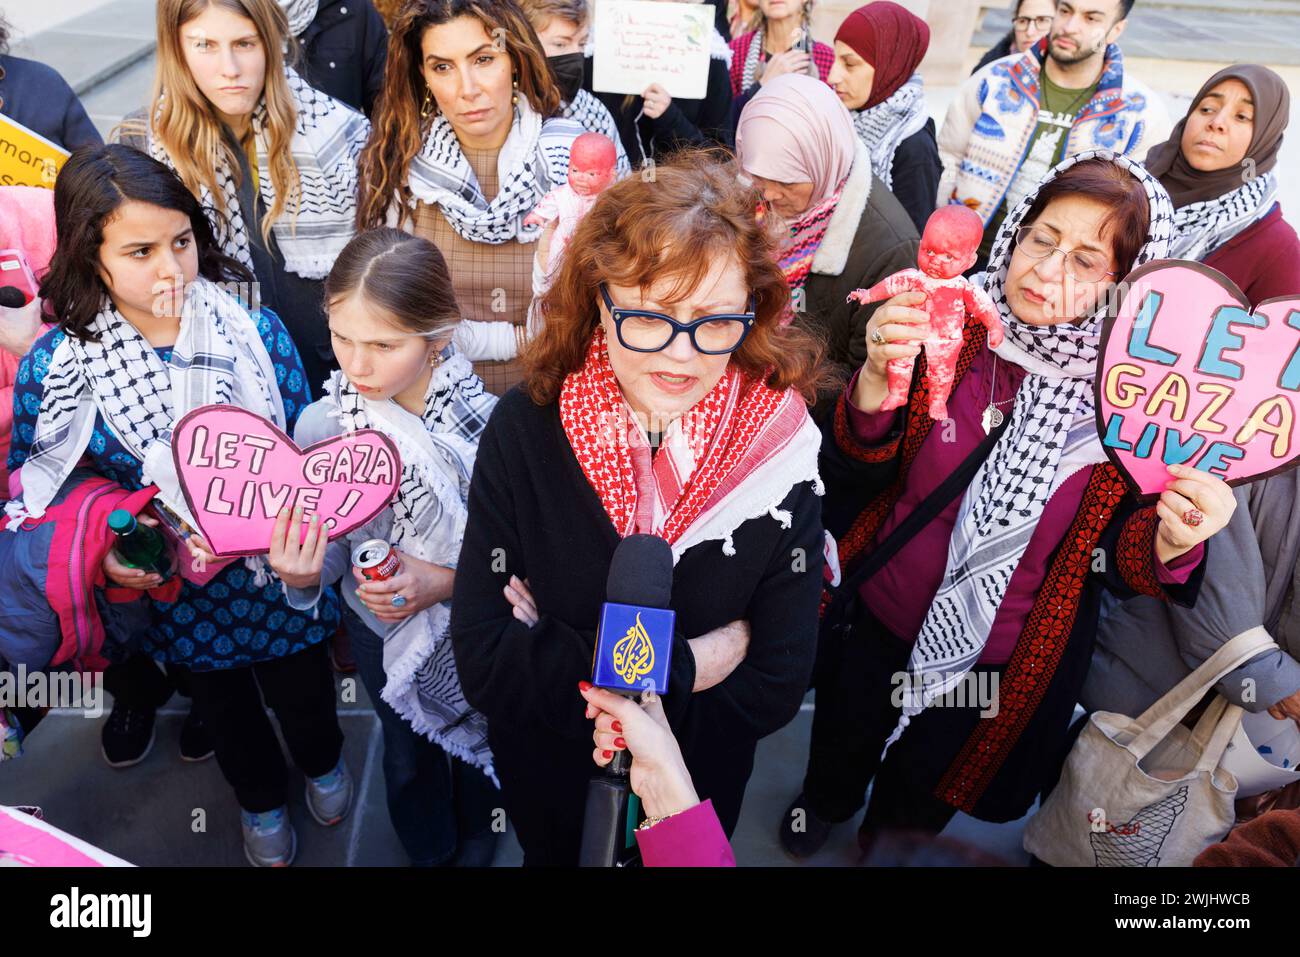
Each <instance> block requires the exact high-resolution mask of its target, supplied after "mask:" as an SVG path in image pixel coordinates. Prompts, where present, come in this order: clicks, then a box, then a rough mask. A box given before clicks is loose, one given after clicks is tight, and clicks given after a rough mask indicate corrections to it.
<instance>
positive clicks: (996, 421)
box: [980, 352, 1016, 435]
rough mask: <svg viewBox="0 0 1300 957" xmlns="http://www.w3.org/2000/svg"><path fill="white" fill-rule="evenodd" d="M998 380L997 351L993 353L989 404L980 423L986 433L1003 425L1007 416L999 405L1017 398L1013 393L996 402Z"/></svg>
mask: <svg viewBox="0 0 1300 957" xmlns="http://www.w3.org/2000/svg"><path fill="white" fill-rule="evenodd" d="M997 382H998V355H997V353H996V352H995V353H993V373H992V375H990V376H989V404H988V406H987V407H986V408H985V409H984V414H983V415H981V416H980V425H982V426H984V434H985V435H988V434H989V433H990V432H992V431H993V430H994V429H996V428H997V427H998V426H999V425H1001V424H1002V421H1003V420H1004V419H1005V418H1006V416H1005V415H1003V414H1002V410H1001V409H999V408H998V406H1000V405H1006V404H1007V403H1008V402H1014V401H1015V400H1016V397H1015V396H1014V395H1013V396H1012V397H1011V398H1009V399H1003V400H1002V401H1001V402H994V401H993V396H994V393H995V390H996V389H997Z"/></svg>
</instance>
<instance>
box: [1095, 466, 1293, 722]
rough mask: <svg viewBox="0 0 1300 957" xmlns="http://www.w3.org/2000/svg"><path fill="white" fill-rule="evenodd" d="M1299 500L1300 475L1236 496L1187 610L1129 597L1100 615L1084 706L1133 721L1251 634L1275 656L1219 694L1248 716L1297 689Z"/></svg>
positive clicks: (1243, 670) (1240, 672)
mask: <svg viewBox="0 0 1300 957" xmlns="http://www.w3.org/2000/svg"><path fill="white" fill-rule="evenodd" d="M1298 493H1300V470H1292V471H1290V472H1287V473H1284V474H1282V475H1275V476H1272V477H1271V478H1267V479H1263V480H1261V481H1258V482H1252V483H1251V484H1250V485H1246V486H1242V487H1240V488H1238V489H1237V490H1236V496H1237V510H1236V512H1235V513H1234V514H1233V516H1232V521H1231V522H1230V523H1229V524H1228V527H1227V528H1225V529H1223V531H1221V532H1219V533H1218V534H1217V535H1215V536H1214V538H1213V540H1212V541H1211V543H1210V547H1209V548H1208V549H1207V558H1206V569H1205V580H1204V583H1203V584H1202V585H1201V593H1200V596H1199V597H1198V598H1197V601H1196V606H1195V607H1194V608H1178V607H1175V606H1172V605H1166V604H1163V603H1161V602H1158V601H1156V600H1154V599H1151V598H1136V599H1133V600H1131V601H1128V602H1125V603H1123V604H1122V605H1118V606H1112V610H1111V611H1110V613H1109V614H1106V613H1105V612H1103V618H1102V622H1101V624H1100V626H1099V627H1098V632H1097V646H1096V650H1095V651H1094V652H1093V658H1092V669H1091V671H1090V672H1089V673H1088V679H1087V682H1086V683H1085V684H1084V688H1083V693H1082V695H1081V699H1082V703H1083V706H1084V707H1085V708H1087V709H1088V710H1089V711H1094V710H1100V711H1117V712H1120V713H1122V714H1127V715H1130V716H1134V717H1135V716H1137V715H1138V714H1140V713H1141V712H1142V711H1144V710H1145V709H1146V708H1147V707H1148V706H1149V705H1151V704H1152V703H1153V702H1154V701H1155V700H1156V699H1157V698H1159V697H1160V696H1161V695H1163V694H1164V693H1165V692H1167V691H1168V690H1169V689H1170V688H1172V687H1173V686H1174V685H1175V684H1177V683H1178V682H1179V681H1180V680H1181V679H1182V678H1184V677H1185V676H1186V675H1187V674H1188V673H1190V672H1191V670H1192V669H1194V668H1195V667H1196V666H1197V665H1199V664H1200V663H1201V662H1203V661H1205V660H1206V659H1207V658H1208V657H1210V655H1212V654H1213V653H1214V652H1215V650H1217V649H1218V648H1219V646H1220V645H1222V644H1223V643H1224V642H1226V641H1227V640H1228V639H1229V638H1232V637H1234V636H1235V635H1238V634H1240V633H1241V632H1243V631H1245V630H1246V629H1248V628H1253V627H1256V626H1258V625H1263V626H1264V628H1265V629H1266V630H1267V631H1268V632H1269V634H1271V635H1272V636H1273V639H1274V640H1275V641H1276V642H1277V643H1278V645H1279V646H1280V649H1279V650H1275V651H1271V652H1266V653H1265V654H1262V655H1259V656H1258V657H1256V658H1253V659H1252V660H1250V661H1248V662H1247V663H1246V664H1245V665H1243V666H1242V667H1240V668H1238V669H1237V670H1236V671H1233V672H1230V673H1229V674H1228V675H1227V676H1226V677H1225V678H1224V679H1223V680H1222V681H1220V682H1219V685H1218V690H1219V691H1220V692H1221V693H1222V694H1223V695H1224V697H1226V698H1227V699H1228V700H1229V701H1231V702H1233V703H1234V704H1238V705H1241V706H1242V707H1243V708H1245V709H1246V710H1247V711H1252V712H1259V711H1264V710H1266V709H1268V708H1269V707H1271V706H1272V705H1274V704H1276V703H1277V702H1278V701H1280V700H1282V699H1283V698H1286V697H1288V696H1289V695H1292V694H1294V693H1295V692H1296V691H1297V690H1300V660H1297V659H1300V598H1297V595H1296V590H1297V588H1296V586H1297V577H1298V576H1300V570H1298V569H1297V561H1298V560H1300V509H1297V508H1296V507H1295V506H1296V502H1297V500H1300V494H1298Z"/></svg>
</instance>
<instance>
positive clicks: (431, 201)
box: [357, 0, 583, 395]
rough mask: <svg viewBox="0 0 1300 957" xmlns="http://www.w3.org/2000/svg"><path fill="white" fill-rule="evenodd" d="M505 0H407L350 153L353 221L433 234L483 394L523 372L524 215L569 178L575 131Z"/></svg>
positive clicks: (528, 286)
mask: <svg viewBox="0 0 1300 957" xmlns="http://www.w3.org/2000/svg"><path fill="white" fill-rule="evenodd" d="M560 109H561V106H560V91H559V89H558V88H557V87H556V85H555V82H554V79H553V78H552V74H551V70H550V67H549V66H548V65H547V62H546V52H545V51H544V50H543V49H542V45H541V43H540V41H539V40H538V39H537V34H536V33H535V32H534V31H533V28H532V26H531V25H530V24H529V22H528V18H527V16H525V14H524V12H523V11H522V10H521V9H520V8H519V5H518V4H516V3H515V2H514V0H412V2H411V3H409V4H407V5H406V7H404V8H403V10H402V13H401V15H400V16H399V18H398V20H397V22H396V23H395V24H394V25H393V32H392V34H391V36H390V37H389V40H388V73H387V76H386V78H385V80H384V92H383V95H382V96H381V97H380V101H379V106H378V108H377V110H376V111H375V126H374V131H373V132H372V134H371V137H370V142H369V143H367V144H366V148H365V151H364V152H363V153H362V156H361V161H360V179H361V192H360V196H359V198H358V203H357V205H358V211H357V216H358V224H359V226H360V227H361V228H362V229H369V228H373V227H375V226H381V225H384V224H385V223H389V224H390V225H394V224H395V225H397V226H399V227H401V228H404V229H407V230H409V231H411V232H413V233H415V235H417V236H423V237H424V238H425V239H428V240H430V241H431V242H433V244H434V245H435V246H437V247H438V249H439V251H440V252H441V253H442V254H443V256H444V257H445V258H446V260H447V268H448V269H449V271H450V273H451V281H452V285H453V286H454V288H455V292H456V299H457V300H458V301H459V302H460V306H461V309H462V311H463V314H464V316H465V319H466V321H465V322H463V323H462V324H461V326H460V328H459V329H458V330H457V333H456V341H457V343H458V345H459V346H460V347H461V351H462V352H463V353H464V354H465V356H466V357H467V358H469V359H470V360H472V361H474V362H475V371H476V372H477V373H478V374H479V375H480V376H482V377H483V380H484V382H485V383H486V384H487V387H488V389H489V390H490V391H492V392H494V393H496V394H498V395H500V394H502V393H504V392H505V391H506V390H507V389H509V388H510V387H511V386H512V385H514V384H515V383H516V382H518V381H519V378H520V375H521V369H520V366H519V364H518V363H517V362H516V361H515V360H516V358H517V357H518V355H519V352H520V351H521V348H522V346H523V344H524V343H525V342H526V340H527V336H528V333H527V327H526V321H527V317H528V307H529V304H530V303H531V302H532V276H533V253H534V250H535V249H536V247H535V246H534V245H533V244H534V243H535V242H536V241H537V239H538V237H539V236H540V234H541V229H540V228H539V227H537V226H525V225H523V219H524V217H525V216H527V215H528V213H529V212H530V211H531V210H532V208H533V207H534V206H536V205H537V203H538V202H540V201H541V199H542V197H543V196H545V195H546V194H547V192H549V191H550V190H551V189H552V188H553V187H555V186H559V185H561V184H562V183H563V182H564V180H565V178H566V176H567V175H568V168H569V147H570V145H571V144H572V143H573V140H574V139H575V138H576V137H577V136H578V135H579V134H581V133H582V132H583V128H582V126H581V125H579V124H578V123H577V122H576V121H574V120H568V119H563V118H561V117H560V116H559V115H558V114H559V113H560Z"/></svg>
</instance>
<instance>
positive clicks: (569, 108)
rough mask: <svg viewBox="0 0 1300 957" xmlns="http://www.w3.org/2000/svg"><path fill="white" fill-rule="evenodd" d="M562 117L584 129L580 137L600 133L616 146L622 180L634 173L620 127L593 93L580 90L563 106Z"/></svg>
mask: <svg viewBox="0 0 1300 957" xmlns="http://www.w3.org/2000/svg"><path fill="white" fill-rule="evenodd" d="M560 116H561V117H562V118H563V119H566V120H571V121H572V122H574V123H577V124H578V126H580V127H582V130H581V132H580V133H579V135H581V134H582V133H599V134H601V135H602V136H604V137H606V138H607V139H608V140H609V141H610V142H611V143H613V144H614V153H615V155H616V156H617V161H616V163H615V171H616V172H617V173H618V176H619V178H620V179H621V178H622V177H624V176H626V175H627V174H628V173H630V172H631V171H632V166H631V164H630V163H628V161H627V152H626V151H625V150H624V149H623V141H622V139H620V138H619V135H618V127H617V126H616V125H615V124H614V117H613V115H612V114H611V113H610V112H609V110H608V109H606V107H605V104H604V103H602V102H600V100H598V99H596V97H594V96H593V95H592V94H591V93H589V92H587V91H586V90H579V91H578V93H577V95H576V96H575V97H574V98H573V99H572V100H570V101H569V102H568V103H565V104H563V106H562V108H561V110H560ZM566 148H567V147H566ZM566 162H567V159H566Z"/></svg>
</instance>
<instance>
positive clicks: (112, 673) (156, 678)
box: [104, 651, 190, 711]
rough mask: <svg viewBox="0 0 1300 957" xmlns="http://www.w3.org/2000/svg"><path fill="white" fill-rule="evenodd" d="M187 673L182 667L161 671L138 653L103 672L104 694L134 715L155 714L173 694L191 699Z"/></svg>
mask: <svg viewBox="0 0 1300 957" xmlns="http://www.w3.org/2000/svg"><path fill="white" fill-rule="evenodd" d="M189 673H190V672H189V669H188V668H185V667H184V666H182V665H170V664H169V665H166V666H164V667H163V668H161V669H160V668H159V667H158V665H156V664H155V663H154V660H153V658H151V657H150V656H149V655H147V654H145V653H144V652H143V651H138V652H136V653H135V654H133V655H132V656H131V657H130V658H128V659H126V660H125V661H121V662H116V663H114V664H111V665H109V666H108V667H107V668H105V669H104V690H105V691H107V692H108V693H109V694H111V695H112V696H113V702H114V703H115V704H117V703H121V704H123V705H126V706H127V707H129V708H131V709H132V710H136V711H156V710H158V709H159V708H161V707H162V706H163V705H165V704H166V703H167V701H168V700H169V699H170V698H171V696H172V694H173V693H174V692H180V693H181V694H182V695H184V696H185V697H187V698H188V697H189V696H190V690H189V680H188V679H189Z"/></svg>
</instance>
